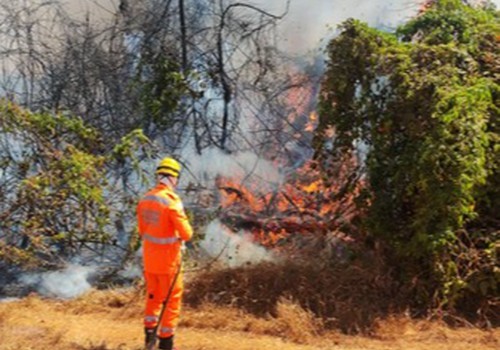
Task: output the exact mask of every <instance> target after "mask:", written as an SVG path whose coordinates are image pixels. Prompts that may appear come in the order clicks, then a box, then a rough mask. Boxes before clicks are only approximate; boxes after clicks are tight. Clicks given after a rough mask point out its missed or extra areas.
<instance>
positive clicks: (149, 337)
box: [144, 328, 156, 348]
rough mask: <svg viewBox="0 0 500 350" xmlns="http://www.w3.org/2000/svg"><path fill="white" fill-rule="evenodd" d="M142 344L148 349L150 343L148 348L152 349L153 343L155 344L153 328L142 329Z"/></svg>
mask: <svg viewBox="0 0 500 350" xmlns="http://www.w3.org/2000/svg"><path fill="white" fill-rule="evenodd" d="M144 335H145V337H144V343H145V344H146V348H148V345H149V344H150V343H153V344H151V345H149V346H150V348H153V347H154V346H155V344H154V343H156V336H155V329H154V328H144Z"/></svg>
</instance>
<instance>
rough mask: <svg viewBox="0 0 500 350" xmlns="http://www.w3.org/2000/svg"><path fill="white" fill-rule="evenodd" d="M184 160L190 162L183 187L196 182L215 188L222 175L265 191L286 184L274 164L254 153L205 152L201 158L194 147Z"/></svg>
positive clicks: (184, 172) (187, 149)
mask: <svg viewBox="0 0 500 350" xmlns="http://www.w3.org/2000/svg"><path fill="white" fill-rule="evenodd" d="M181 159H185V160H186V161H187V164H186V165H187V168H188V169H186V171H183V175H182V178H181V183H182V184H186V183H189V182H196V183H198V184H204V185H207V186H208V187H211V186H213V183H214V179H215V178H216V177H217V176H218V175H223V176H225V177H231V178H235V179H238V180H240V181H242V184H243V185H244V184H248V183H256V182H255V181H258V183H259V184H260V185H261V186H262V187H263V188H266V187H274V186H277V185H279V184H281V183H282V181H283V173H282V172H281V171H280V170H279V169H278V168H277V167H276V166H275V165H274V164H272V163H271V162H269V161H267V160H265V159H262V158H260V157H259V156H258V155H256V154H255V153H252V152H239V153H236V154H231V155H229V154H227V153H224V152H222V151H221V150H219V149H216V148H212V149H207V150H203V154H202V155H198V154H197V153H196V151H195V150H194V147H185V148H184V150H183V152H182V155H181Z"/></svg>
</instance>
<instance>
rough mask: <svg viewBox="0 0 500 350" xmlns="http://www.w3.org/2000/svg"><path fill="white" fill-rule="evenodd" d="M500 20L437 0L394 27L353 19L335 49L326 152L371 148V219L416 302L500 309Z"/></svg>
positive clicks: (320, 148) (322, 143) (323, 119)
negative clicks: (388, 29) (383, 28)
mask: <svg viewBox="0 0 500 350" xmlns="http://www.w3.org/2000/svg"><path fill="white" fill-rule="evenodd" d="M498 19H499V16H498V12H495V11H494V10H492V9H491V8H472V7H470V6H467V5H465V4H463V2H461V1H455V0H441V1H435V2H434V4H433V5H432V6H431V7H430V8H429V9H428V10H427V11H426V12H424V13H422V14H421V15H420V16H418V17H416V18H414V19H412V20H411V21H410V22H409V23H407V24H406V25H403V26H402V27H401V28H399V29H398V30H397V32H396V33H394V34H388V33H383V32H380V31H378V30H375V29H372V28H369V27H368V26H367V25H365V24H363V23H360V22H358V21H355V20H348V21H347V22H345V23H344V24H343V25H342V26H341V34H340V35H339V36H338V37H337V38H335V39H333V40H332V41H331V42H330V44H329V46H328V48H327V51H328V54H329V61H328V67H327V72H326V77H325V80H324V83H323V86H322V94H321V102H320V122H319V127H318V129H317V134H316V137H315V147H316V150H317V151H316V157H317V158H318V159H321V158H322V157H331V156H338V155H341V154H344V153H345V152H358V153H363V154H366V173H367V176H368V178H369V182H370V190H369V192H370V193H369V195H370V199H369V201H368V202H364V203H368V205H369V208H368V209H369V215H368V219H367V220H366V221H365V224H366V227H367V229H368V231H369V235H370V236H371V238H370V239H375V240H377V241H379V242H382V244H384V245H385V247H386V248H387V256H388V257H389V259H390V260H391V261H392V262H393V265H394V266H395V273H396V276H397V278H398V279H399V280H400V281H402V282H404V283H405V284H406V286H408V287H411V288H414V291H415V293H414V297H415V304H416V305H420V306H422V305H424V306H425V305H429V303H430V302H434V303H435V304H434V305H438V306H440V307H444V306H447V307H448V308H454V307H456V306H457V305H458V304H457V302H460V305H462V306H464V305H466V304H467V303H469V301H470V300H476V301H478V300H479V302H474V305H475V306H477V308H478V309H480V310H482V312H483V314H484V315H486V314H487V313H492V312H493V311H492V310H493V308H494V307H498V299H496V298H497V295H498V284H499V282H500V278H499V277H500V276H499V273H498V268H497V267H495V266H496V259H497V251H496V250H497V249H498V213H495V209H494V208H495V206H494V205H495V203H496V204H498V199H495V198H498V197H497V195H498V180H497V179H498V169H499V167H498V115H499V114H498V107H499V103H498V102H499V92H498V80H499V76H498V62H499V60H500V53H499V51H498V45H494V44H491V41H492V40H493V42H495V41H496V42H497V43H498V38H499V33H500V25H499V21H498ZM329 129H334V130H335V136H334V138H333V139H332V138H330V137H328V136H327V134H328V133H327V130H329ZM330 134H331V133H330ZM329 142H330V143H333V147H327V145H328V143H329ZM497 208H498V206H497ZM497 212H498V210H497ZM495 223H496V224H495ZM480 285H481V286H482V287H480ZM466 295H468V297H466V298H465V296H466ZM464 298H465V299H464ZM475 298H477V299H475ZM467 300H469V301H467ZM486 300H487V301H488V302H486ZM486 305H488V306H486ZM492 307H493V308H492ZM484 308H488V310H489V311H488V310H486V309H484ZM476 310H477V309H476Z"/></svg>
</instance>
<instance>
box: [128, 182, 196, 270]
mask: <svg viewBox="0 0 500 350" xmlns="http://www.w3.org/2000/svg"><path fill="white" fill-rule="evenodd" d="M137 222H138V226H139V235H140V236H141V238H142V240H143V260H144V271H146V272H150V273H157V274H167V273H172V272H175V269H176V267H177V265H178V264H179V263H180V258H181V254H180V249H181V241H188V240H190V239H191V236H192V235H193V230H192V228H191V225H190V224H189V221H188V218H187V216H186V214H185V212H184V208H183V206H182V202H181V200H180V198H179V196H177V195H176V194H175V193H174V192H173V191H172V190H171V189H170V188H169V187H168V186H166V185H164V184H159V185H157V186H156V187H155V188H153V189H152V190H150V191H149V192H148V193H146V195H145V196H144V197H143V198H142V199H141V200H140V201H139V204H138V206H137Z"/></svg>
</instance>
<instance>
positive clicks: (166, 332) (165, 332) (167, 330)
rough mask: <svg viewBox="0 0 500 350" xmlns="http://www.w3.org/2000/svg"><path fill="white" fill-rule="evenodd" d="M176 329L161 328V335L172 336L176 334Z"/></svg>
mask: <svg viewBox="0 0 500 350" xmlns="http://www.w3.org/2000/svg"><path fill="white" fill-rule="evenodd" d="M174 331H175V328H168V327H161V328H160V334H171V333H174Z"/></svg>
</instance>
